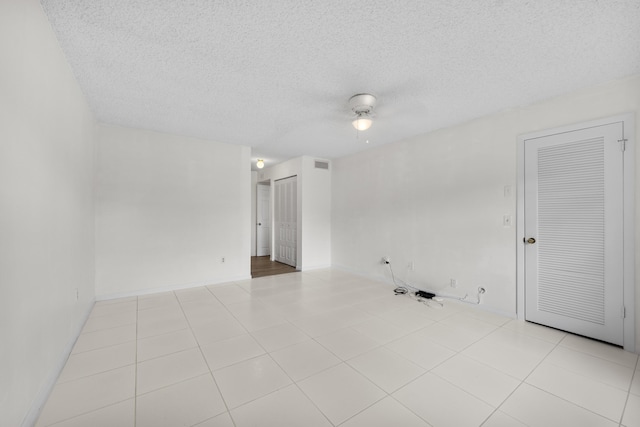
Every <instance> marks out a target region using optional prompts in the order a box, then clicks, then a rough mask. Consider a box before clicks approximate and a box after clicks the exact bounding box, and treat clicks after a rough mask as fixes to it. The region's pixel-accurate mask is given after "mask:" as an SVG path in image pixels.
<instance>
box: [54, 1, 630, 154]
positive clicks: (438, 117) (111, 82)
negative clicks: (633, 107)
mask: <svg viewBox="0 0 640 427" xmlns="http://www.w3.org/2000/svg"><path fill="white" fill-rule="evenodd" d="M42 5H43V8H44V10H45V13H46V14H47V15H48V17H49V19H50V21H51V23H52V26H53V29H54V31H55V33H56V35H57V37H58V39H59V41H60V45H61V46H62V49H63V51H64V52H65V55H66V56H67V59H68V61H69V63H70V64H71V67H72V69H73V71H74V73H75V75H76V77H77V79H78V82H79V84H80V86H81V87H82V89H83V91H84V92H85V94H86V96H87V99H88V102H89V104H90V106H91V108H92V110H93V111H94V113H95V115H96V118H97V119H98V120H99V121H102V122H106V123H112V124H118V125H124V126H132V127H137V128H146V129H153V130H158V131H164V132H170V133H177V134H183V135H190V136H196V137H202V138H207V139H211V140H215V141H220V142H226V143H230V144H242V145H247V146H251V147H253V158H254V159H255V158H256V157H263V158H265V159H266V160H267V164H268V165H269V164H273V163H274V162H278V161H281V160H284V159H288V158H292V157H297V156H300V155H305V154H306V155H311V156H317V157H323V158H335V157H340V156H344V155H347V154H351V153H354V152H357V151H360V150H364V149H366V148H369V147H372V146H377V145H380V144H386V143H389V142H394V141H397V140H399V139H403V138H406V137H409V136H413V135H416V134H420V133H424V132H428V131H432V130H435V129H438V128H442V127H445V126H450V125H452V124H456V123H460V122H463V121H466V120H469V119H472V118H475V117H479V116H482V115H485V114H489V113H492V112H496V111H500V110H503V109H505V108H510V107H514V106H518V105H526V104H529V103H532V102H535V101H537V100H541V99H545V98H549V97H553V96H556V95H560V94H562V93H566V92H570V91H573V90H576V89H579V88H582V87H586V86H591V85H594V84H598V83H602V82H605V81H609V80H613V79H616V78H619V77H623V76H627V75H631V74H635V73H640V0H535V1H533V0H531V1H524V0H484V1H478V0H464V1H462V0H458V1H455V0H418V1H413V0H402V1H401V0H371V1H366V2H354V1H345V0H324V1H310V0H272V1H264V2H263V1H246V0H234V1H220V0H182V1H178V0H169V1H167V0H42ZM359 92H370V93H372V94H374V95H376V96H377V97H378V105H377V107H376V110H375V113H376V119H375V122H374V124H373V126H372V128H371V129H370V130H368V131H366V132H363V133H361V134H360V139H357V138H356V131H355V129H354V128H353V127H352V126H351V124H350V118H351V112H350V111H349V109H348V104H347V101H348V99H349V97H350V96H351V95H353V94H356V93H359ZM367 139H368V140H369V141H370V143H369V144H367V143H366V142H365V141H366V140H367Z"/></svg>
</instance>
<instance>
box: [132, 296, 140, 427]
mask: <svg viewBox="0 0 640 427" xmlns="http://www.w3.org/2000/svg"><path fill="white" fill-rule="evenodd" d="M138 305H139V301H138V297H136V349H135V363H136V364H135V369H134V371H133V376H134V386H133V427H136V425H137V424H138V316H139V310H138V308H139V307H138Z"/></svg>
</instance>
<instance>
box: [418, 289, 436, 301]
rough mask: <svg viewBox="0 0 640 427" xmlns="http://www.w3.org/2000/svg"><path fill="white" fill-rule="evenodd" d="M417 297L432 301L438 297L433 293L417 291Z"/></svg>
mask: <svg viewBox="0 0 640 427" xmlns="http://www.w3.org/2000/svg"><path fill="white" fill-rule="evenodd" d="M415 295H416V296H417V297H419V298H426V299H431V298H433V297H435V296H436V294H432V293H431V292H425V291H416V293H415Z"/></svg>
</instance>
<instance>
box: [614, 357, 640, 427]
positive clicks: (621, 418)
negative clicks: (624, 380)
mask: <svg viewBox="0 0 640 427" xmlns="http://www.w3.org/2000/svg"><path fill="white" fill-rule="evenodd" d="M639 360H640V359H639V358H638V357H636V365H635V366H634V369H633V375H631V381H630V382H629V387H628V390H627V399H626V400H625V401H624V406H623V407H622V414H620V421H619V422H618V425H619V426H622V425H623V424H622V420H623V419H624V415H625V413H626V412H627V405H628V404H629V398H630V397H631V387H633V380H634V379H635V378H636V376H638V377H639V378H640V371H638V367H639V366H640V362H639Z"/></svg>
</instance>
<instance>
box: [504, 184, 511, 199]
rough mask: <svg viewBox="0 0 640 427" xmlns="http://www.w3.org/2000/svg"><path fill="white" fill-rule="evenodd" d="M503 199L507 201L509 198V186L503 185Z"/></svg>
mask: <svg viewBox="0 0 640 427" xmlns="http://www.w3.org/2000/svg"><path fill="white" fill-rule="evenodd" d="M504 197H505V199H508V198H509V197H511V186H510V185H505V186H504Z"/></svg>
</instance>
